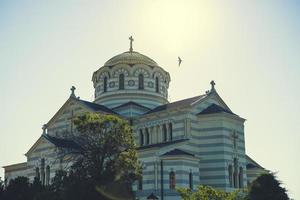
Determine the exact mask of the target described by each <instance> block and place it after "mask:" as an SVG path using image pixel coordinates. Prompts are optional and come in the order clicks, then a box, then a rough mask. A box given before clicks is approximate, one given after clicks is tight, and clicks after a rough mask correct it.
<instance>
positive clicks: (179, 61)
mask: <svg viewBox="0 0 300 200" xmlns="http://www.w3.org/2000/svg"><path fill="white" fill-rule="evenodd" d="M181 62H182V60H181V58H180V57H179V56H178V66H180V64H181Z"/></svg>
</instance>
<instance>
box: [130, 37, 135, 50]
mask: <svg viewBox="0 0 300 200" xmlns="http://www.w3.org/2000/svg"><path fill="white" fill-rule="evenodd" d="M129 40H130V48H129V51H130V52H132V51H133V48H132V42H133V41H134V39H133V37H132V36H130V37H129Z"/></svg>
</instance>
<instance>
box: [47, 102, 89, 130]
mask: <svg viewBox="0 0 300 200" xmlns="http://www.w3.org/2000/svg"><path fill="white" fill-rule="evenodd" d="M86 112H94V110H93V109H92V108H90V107H88V106H87V105H85V104H84V103H82V102H81V100H78V99H76V98H69V99H68V100H67V101H66V102H65V103H64V104H63V105H62V107H61V108H60V109H59V110H58V111H57V112H56V113H55V114H54V116H53V117H52V118H51V119H50V120H49V122H48V123H47V124H46V127H47V129H48V130H49V129H51V128H55V127H60V126H63V124H66V123H69V122H70V121H71V119H73V118H75V116H76V115H79V114H82V113H86Z"/></svg>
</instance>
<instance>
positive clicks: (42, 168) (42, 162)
mask: <svg viewBox="0 0 300 200" xmlns="http://www.w3.org/2000/svg"><path fill="white" fill-rule="evenodd" d="M41 182H42V185H45V159H44V158H42V160H41Z"/></svg>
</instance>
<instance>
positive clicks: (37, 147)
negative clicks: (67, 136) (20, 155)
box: [25, 135, 55, 157]
mask: <svg viewBox="0 0 300 200" xmlns="http://www.w3.org/2000/svg"><path fill="white" fill-rule="evenodd" d="M53 147H55V145H54V144H52V143H51V142H49V141H48V140H47V139H46V138H45V137H43V135H42V136H40V137H39V139H38V140H37V141H36V142H35V143H34V144H33V145H32V146H31V148H30V149H29V150H28V151H27V153H25V156H27V157H30V155H31V154H33V153H34V152H36V151H41V150H43V149H46V148H53Z"/></svg>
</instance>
